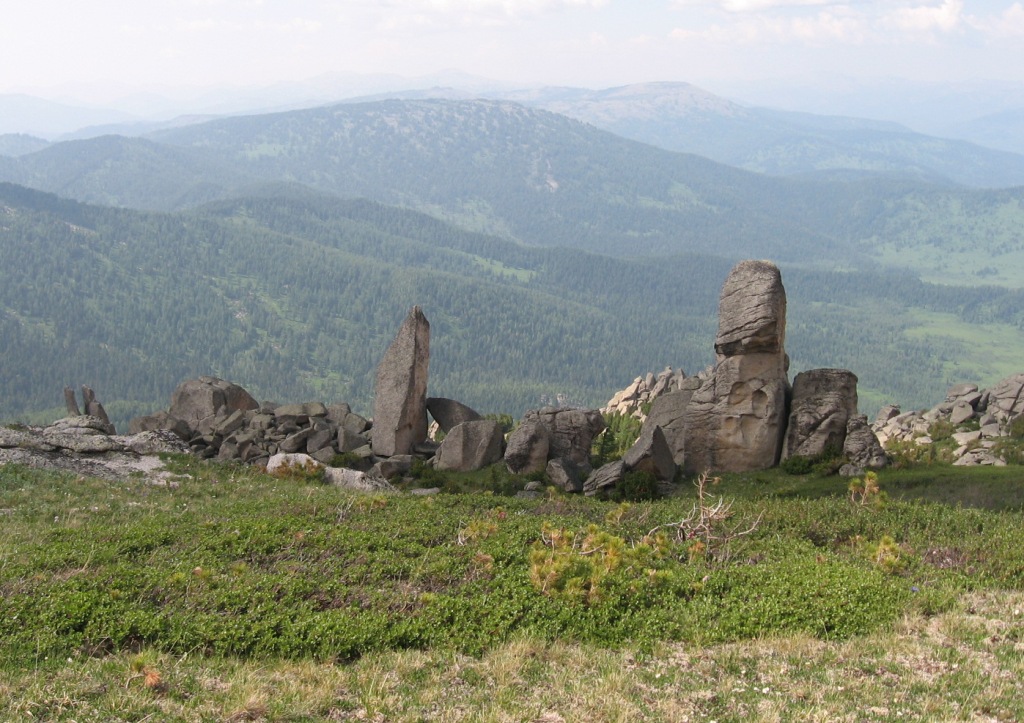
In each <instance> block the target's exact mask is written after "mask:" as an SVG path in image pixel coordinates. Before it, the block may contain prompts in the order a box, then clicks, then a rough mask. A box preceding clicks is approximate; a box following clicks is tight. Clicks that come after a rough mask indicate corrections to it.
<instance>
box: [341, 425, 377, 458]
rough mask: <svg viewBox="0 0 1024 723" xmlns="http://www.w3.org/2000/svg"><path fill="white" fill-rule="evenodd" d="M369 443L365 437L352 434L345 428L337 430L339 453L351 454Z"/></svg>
mask: <svg viewBox="0 0 1024 723" xmlns="http://www.w3.org/2000/svg"><path fill="white" fill-rule="evenodd" d="M368 443H369V440H368V439H367V438H366V436H364V435H362V434H357V433H355V432H352V431H350V430H348V429H346V428H345V427H341V428H339V429H338V436H337V445H338V451H339V452H351V451H352V450H354V449H359V448H360V447H363V446H365V445H367V444H368Z"/></svg>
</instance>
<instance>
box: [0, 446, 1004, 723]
mask: <svg viewBox="0 0 1024 723" xmlns="http://www.w3.org/2000/svg"><path fill="white" fill-rule="evenodd" d="M171 464H172V467H173V468H174V469H175V470H176V471H177V473H178V475H179V476H178V479H177V481H176V482H175V483H172V484H169V485H166V484H165V485H160V486H154V485H151V484H148V483H147V482H146V481H145V480H143V479H138V480H133V481H131V482H127V483H111V482H105V481H100V480H92V479H75V478H72V477H68V476H64V475H53V474H47V473H43V472H39V471H34V470H29V469H25V468H21V467H16V466H6V467H0V521H2V524H0V719H22V718H27V717H28V716H29V714H31V715H32V716H34V717H35V718H36V719H39V718H42V719H54V720H57V719H68V720H70V719H74V720H78V721H81V720H112V719H128V720H139V719H142V718H145V717H146V716H151V717H152V718H159V719H172V720H174V719H181V720H202V719H233V720H256V719H269V720H280V719H290V720H322V719H342V720H344V719H348V718H352V719H367V720H426V719H436V720H582V719H587V720H683V719H684V718H685V717H686V716H689V717H691V718H696V717H701V716H712V717H718V718H720V719H723V720H728V719H735V720H739V719H742V718H752V719H762V720H772V719H775V718H777V717H778V716H779V715H782V714H783V712H784V711H798V712H799V716H798V717H801V718H816V719H826V718H827V719H836V718H837V717H839V718H841V717H843V716H847V717H849V719H858V720H861V719H865V720H897V719H901V720H905V719H908V718H907V717H906V716H897V711H907V714H906V715H907V716H909V719H911V720H914V719H915V718H914V717H913V716H915V715H917V716H924V717H918V718H916V719H918V720H927V719H929V716H928V715H926V714H925V713H922V711H929V710H931V711H933V714H932V715H931V718H930V719H936V716H937V717H938V718H941V719H958V716H964V717H965V718H970V717H971V716H970V715H967V714H966V713H963V712H961V713H955V711H956V710H957V709H956V708H955V707H953V704H954V703H958V704H959V705H962V706H965V707H964V708H963V711H968V710H970V711H974V715H976V716H980V715H983V714H985V713H984V711H989V713H987V714H986V715H989V716H990V717H995V718H997V719H1012V718H1014V717H1020V716H1021V715H1024V703H1022V702H1021V701H1022V700H1024V698H1022V697H1021V696H1019V695H1017V693H1019V690H1018V688H1019V684H1018V683H1016V682H1014V681H1016V680H1020V679H1021V678H1020V675H1019V673H1020V672H1022V667H1024V664H1022V657H1024V649H1022V647H1021V645H1020V641H1021V640H1024V625H1022V620H1021V618H1020V617H1019V613H1018V614H1016V615H1015V614H1014V613H1013V610H1014V609H1016V608H1020V607H1021V604H1022V603H1024V595H1022V594H1021V590H1024V526H1022V525H1021V512H1020V510H1021V500H1022V498H1024V479H1022V477H1021V476H1020V475H1019V474H1018V470H1019V469H1020V468H1004V469H1000V470H995V469H975V470H962V469H958V468H952V467H942V466H938V465H936V466H932V467H927V468H919V469H910V470H899V471H883V473H882V474H881V476H880V479H881V484H882V487H883V489H884V490H885V491H886V492H887V493H888V495H889V502H888V504H887V505H885V506H884V507H882V508H881V509H871V508H867V507H860V506H856V505H852V504H851V503H850V501H849V500H848V498H847V494H846V483H845V481H842V480H840V479H838V478H833V477H816V476H813V475H807V476H791V475H786V474H784V473H782V472H780V471H777V470H772V471H767V472H760V473H754V474H746V475H730V476H727V477H725V478H724V479H723V480H722V481H721V483H720V484H719V485H717V486H715V487H713V488H712V490H711V491H712V493H713V496H714V499H717V497H718V496H719V495H721V496H722V497H724V498H725V500H726V501H727V502H731V503H732V507H731V513H732V516H731V517H730V518H729V519H728V520H723V521H721V523H716V524H715V525H713V527H714V530H715V531H716V533H717V534H719V535H721V534H722V533H723V532H727V531H728V530H729V529H737V530H738V529H740V528H742V529H747V528H750V527H753V528H755V529H753V531H752V532H751V533H750V534H748V535H745V536H735V537H733V538H732V539H715V538H714V537H710V536H704V535H703V534H698V533H694V534H690V535H680V534H679V533H680V532H681V531H682V529H683V528H684V527H685V528H686V529H689V530H690V531H691V532H693V530H694V528H692V527H686V526H685V525H681V524H680V523H681V522H682V521H683V520H685V519H686V518H687V517H688V515H689V514H690V512H691V511H692V509H693V506H694V503H695V501H696V495H695V490H694V489H693V488H692V487H691V486H690V485H688V484H686V485H683V486H682V488H681V489H680V491H679V494H677V495H675V496H673V497H671V498H669V499H665V500H660V501H657V502H645V503H635V504H632V505H616V504H614V503H610V502H601V501H597V500H593V499H586V498H580V497H571V496H566V495H561V494H557V493H554V492H551V493H549V494H548V495H545V496H544V497H543V498H541V499H538V500H522V499H516V498H512V497H506V496H502V495H500V494H493V493H488V492H473V493H463V494H441V495H437V496H434V497H426V498H422V497H414V496H397V497H396V496H390V497H383V496H357V495H352V494H349V493H346V492H344V491H341V490H338V489H336V488H333V487H329V486H324V485H321V484H317V483H315V482H312V481H309V480H287V479H276V478H273V477H268V476H266V475H264V474H261V473H258V472H256V471H253V470H251V469H248V468H243V467H239V466H222V465H215V464H207V463H200V462H198V461H196V460H194V459H192V458H188V457H181V458H174V459H173V460H172V461H171ZM492 476H494V477H496V478H497V479H498V482H499V484H498V487H499V489H506V490H510V489H511V487H510V486H509V485H510V483H511V481H512V480H509V479H504V478H503V477H502V476H501V475H498V474H494V475H492V474H491V473H490V472H484V473H483V474H481V475H479V476H477V477H475V478H473V477H464V478H462V480H461V482H459V483H458V485H457V486H459V487H460V488H461V489H468V488H469V487H471V486H472V485H473V483H474V482H473V480H474V479H475V480H476V482H475V484H476V485H477V487H478V488H479V487H480V486H487V485H489V484H491V482H492V479H491V478H492ZM712 501H714V500H712ZM554 531H561V532H562V533H565V534H571V535H575V538H563V539H575V540H576V541H585V542H584V543H583V544H580V545H575V544H563V545H562V546H559V545H558V544H557V543H555V542H554V537H553V534H554ZM652 533H654V534H652ZM657 533H661V537H658V536H657ZM725 537H728V535H727V534H726V535H725ZM887 537H890V538H892V540H893V541H894V550H895V554H896V555H897V556H898V558H899V560H898V562H899V564H898V565H895V566H892V567H884V566H882V565H880V564H878V563H877V562H876V560H874V559H872V555H873V554H875V551H876V550H877V549H878V546H879V544H880V542H881V541H882V540H883V539H885V538H887ZM697 540H700V541H701V545H700V546H698V545H695V541H697ZM595 544H596V545H599V546H600V548H599V549H598V548H597V547H594V545H595ZM545 575H547V577H546V578H544V576H545ZM540 578H544V579H545V580H546V582H545V583H544V585H540V584H538V579H540ZM979 610H980V611H981V612H978V611H979ZM936 626H938V627H936ZM894 646H895V647H894ZM893 651H895V653H896V654H895V656H894V655H893V654H892V653H893ZM801 661H804V662H801ZM976 663H977V664H983V667H982V668H981V669H978V668H977V666H976ZM979 670H986V671H988V672H987V673H982V672H979ZM885 681H898V683H899V685H898V689H899V691H901V693H900V695H899V696H898V698H895V699H892V700H889V698H888V697H887V696H888V695H889V693H891V689H890V687H887V685H886V684H884V683H885ZM929 686H930V687H929ZM965 686H966V687H965ZM766 688H767V689H768V690H769V691H772V692H771V693H770V694H769V693H765V692H764V689H766ZM702 691H703V692H702ZM705 693H709V694H710V697H708V696H705ZM887 701H888V702H887ZM794 706H795V707H794ZM857 706H862V710H861V712H860V714H857V713H856V711H857V710H858V708H857ZM876 708H877V709H878V710H877V711H875V712H871V711H872V710H874V709H876ZM882 709H885V710H886V711H887V712H886V713H884V714H883V713H882V712H880V711H882ZM864 711H867V712H864ZM954 713H955V714H954ZM556 715H557V716H560V717H555V716H556ZM232 716H234V717H233V718H232ZM543 716H548V717H547V718H544V717H543Z"/></svg>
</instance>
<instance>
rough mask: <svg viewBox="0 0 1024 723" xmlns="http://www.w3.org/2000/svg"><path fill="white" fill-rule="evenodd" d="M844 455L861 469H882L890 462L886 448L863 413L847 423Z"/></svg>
mask: <svg viewBox="0 0 1024 723" xmlns="http://www.w3.org/2000/svg"><path fill="white" fill-rule="evenodd" d="M843 456H844V457H846V458H847V459H848V460H850V464H852V465H854V466H856V467H859V468H861V469H881V468H882V467H885V466H886V465H887V464H889V458H888V457H887V456H886V454H885V450H884V449H882V445H881V444H880V443H879V441H878V437H876V436H875V433H874V432H873V431H872V430H871V425H869V424H868V418H867V417H866V416H865V415H863V414H855V415H853V416H852V417H850V419H849V421H847V423H846V442H845V444H844V445H843Z"/></svg>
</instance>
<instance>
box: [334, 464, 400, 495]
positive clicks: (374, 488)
mask: <svg viewBox="0 0 1024 723" xmlns="http://www.w3.org/2000/svg"><path fill="white" fill-rule="evenodd" d="M324 481H325V482H327V483H329V484H332V485H335V486H336V487H341V488H342V489H346V490H352V491H354V492H370V493H375V494H380V493H384V494H398V489H396V488H395V486H394V485H392V484H391V483H390V482H388V481H387V480H386V479H383V478H381V477H377V476H375V475H372V474H368V473H366V472H360V471H358V470H354V469H346V468H344V467H328V468H327V469H325V470H324Z"/></svg>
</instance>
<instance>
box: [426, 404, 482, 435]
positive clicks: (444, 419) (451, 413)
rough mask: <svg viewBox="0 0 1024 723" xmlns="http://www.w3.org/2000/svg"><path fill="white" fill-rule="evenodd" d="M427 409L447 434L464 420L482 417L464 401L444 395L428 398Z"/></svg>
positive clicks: (474, 419) (472, 420)
mask: <svg viewBox="0 0 1024 723" xmlns="http://www.w3.org/2000/svg"><path fill="white" fill-rule="evenodd" d="M427 411H428V412H430V416H431V417H433V418H434V421H435V422H437V426H439V427H440V428H441V431H443V432H444V433H445V434H448V432H450V431H452V430H453V429H455V427H457V426H458V425H460V424H462V423H463V422H474V421H476V420H478V419H482V417H481V416H480V415H479V414H478V413H477V412H476V411H475V410H473V409H470V408H469V407H467V406H466V405H465V404H463V403H462V402H457V401H455V400H454V399H445V398H444V397H430V398H428V399H427Z"/></svg>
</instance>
